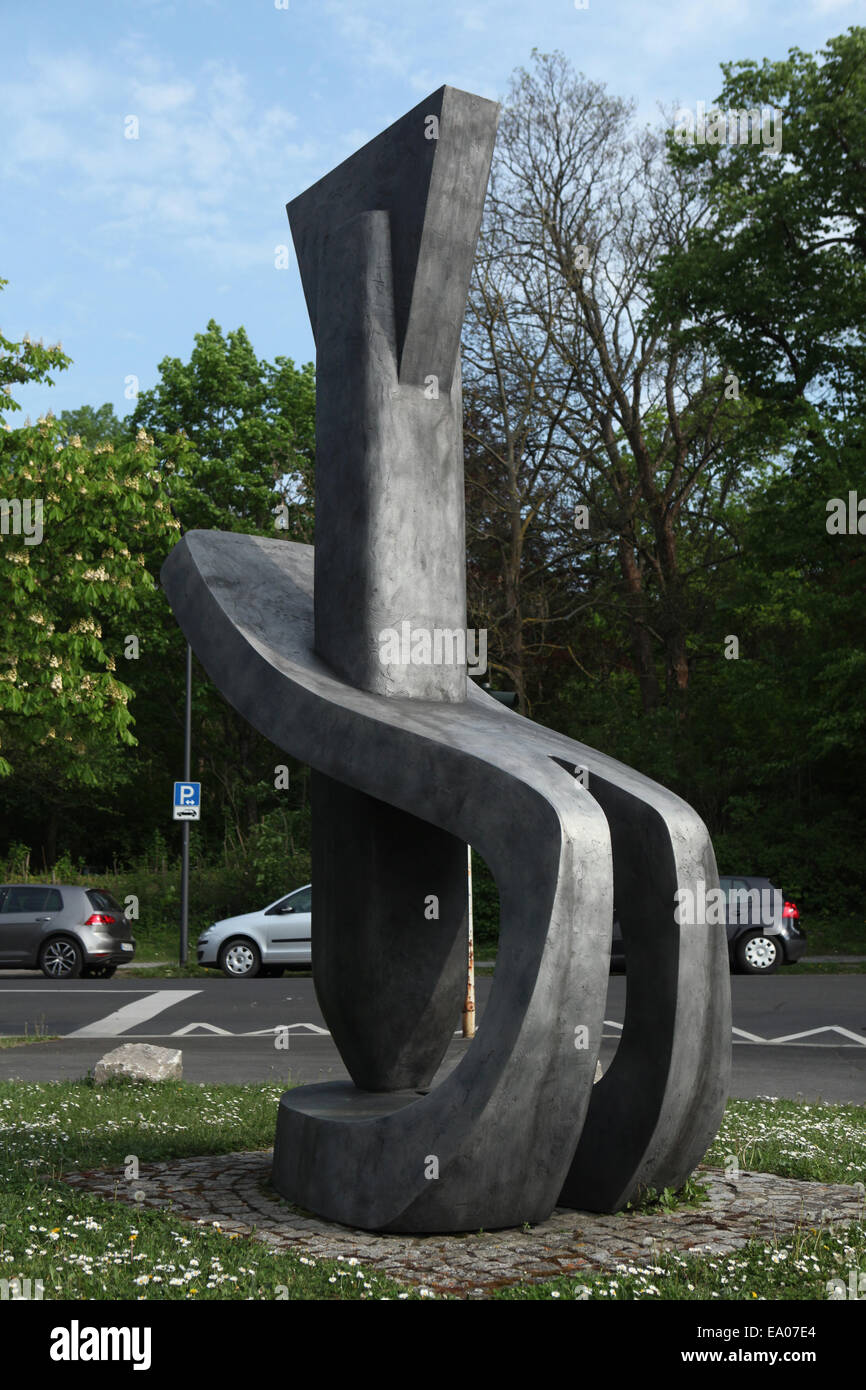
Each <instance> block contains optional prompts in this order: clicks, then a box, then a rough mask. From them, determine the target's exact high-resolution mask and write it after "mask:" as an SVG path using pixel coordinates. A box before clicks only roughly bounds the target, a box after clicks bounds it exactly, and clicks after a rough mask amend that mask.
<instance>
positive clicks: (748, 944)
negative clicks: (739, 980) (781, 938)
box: [736, 931, 782, 975]
mask: <svg viewBox="0 0 866 1390" xmlns="http://www.w3.org/2000/svg"><path fill="white" fill-rule="evenodd" d="M736 955H737V965H738V966H739V968H740V970H741V971H742V972H743V974H744V975H770V974H772V972H773V971H774V970H775V969H776V967H777V966H778V964H779V961H780V960H781V957H782V951H781V947H780V946H779V943H778V941H776V939H775V938H774V937H772V936H764V934H763V933H762V932H759V931H753V932H747V934H746V935H745V936H741V937H740V940H739V941H738V942H737V951H736Z"/></svg>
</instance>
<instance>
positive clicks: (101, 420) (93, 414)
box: [57, 401, 128, 449]
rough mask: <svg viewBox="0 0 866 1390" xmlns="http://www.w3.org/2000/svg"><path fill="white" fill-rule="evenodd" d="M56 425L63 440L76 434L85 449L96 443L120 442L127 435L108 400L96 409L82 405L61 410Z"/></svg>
mask: <svg viewBox="0 0 866 1390" xmlns="http://www.w3.org/2000/svg"><path fill="white" fill-rule="evenodd" d="M57 427H58V430H59V433H60V437H61V439H63V440H64V441H65V440H67V439H71V438H72V436H73V435H76V434H77V435H78V438H79V439H80V440H81V442H82V444H83V445H84V446H85V448H87V449H92V448H94V447H95V445H97V444H120V443H121V441H122V440H124V439H126V438H127V436H128V431H127V427H126V425H125V423H124V422H123V421H122V420H118V418H117V416H116V415H115V413H114V408H113V406H112V405H111V403H110V401H106V402H105V405H101V406H99V408H98V409H94V408H93V406H92V405H82V406H79V407H78V409H77V410H61V412H60V414H59V416H58V417H57Z"/></svg>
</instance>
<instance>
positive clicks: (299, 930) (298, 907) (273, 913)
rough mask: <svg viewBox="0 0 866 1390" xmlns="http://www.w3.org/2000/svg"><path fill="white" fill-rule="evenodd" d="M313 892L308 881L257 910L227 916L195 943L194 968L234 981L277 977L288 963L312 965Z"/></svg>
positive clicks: (208, 929) (203, 933)
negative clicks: (267, 976) (211, 970)
mask: <svg viewBox="0 0 866 1390" xmlns="http://www.w3.org/2000/svg"><path fill="white" fill-rule="evenodd" d="M312 903H313V891H312V888H311V886H310V884H309V883H308V884H307V885H306V887H304V888H296V889H295V891H294V893H289V895H288V897H285V898H277V901H276V902H275V903H271V904H270V906H268V907H263V908H262V909H261V910H260V911H259V912H244V913H242V914H241V916H240V917H226V918H225V919H224V920H223V921H221V922H214V924H213V926H212V927H208V928H207V929H206V931H203V932H202V934H201V936H200V937H199V939H198V943H197V945H196V960H197V962H198V964H199V965H202V966H205V967H211V968H213V969H218V970H222V972H223V974H224V975H228V976H229V977H230V978H231V979H233V980H243V979H249V978H250V977H251V976H253V975H282V973H283V970H284V969H285V967H286V966H287V965H294V966H309V965H310V964H311V962H312V955H311V950H312V926H311V924H312Z"/></svg>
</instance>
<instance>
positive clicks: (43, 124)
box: [0, 39, 323, 269]
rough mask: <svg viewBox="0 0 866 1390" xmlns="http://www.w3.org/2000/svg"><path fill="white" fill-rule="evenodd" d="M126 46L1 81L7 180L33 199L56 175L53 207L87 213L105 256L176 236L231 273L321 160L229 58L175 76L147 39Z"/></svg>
mask: <svg viewBox="0 0 866 1390" xmlns="http://www.w3.org/2000/svg"><path fill="white" fill-rule="evenodd" d="M119 47H120V48H122V49H123V54H124V58H123V61H122V62H118V60H117V53H116V51H114V52H110V53H107V54H106V56H105V58H104V60H102V61H100V62H98V63H97V62H96V61H94V60H93V59H92V58H90V57H87V56H81V55H77V56H76V55H71V56H70V57H69V58H66V57H63V58H59V57H53V56H51V55H48V56H39V57H38V58H34V59H33V60H32V62H31V63H30V64H29V66H27V67H26V68H25V69H24V71H23V72H21V73H20V75H19V76H17V77H16V79H15V80H14V81H11V82H6V83H3V84H2V85H0V128H2V129H3V131H4V139H3V141H2V143H0V180H2V181H3V182H4V183H6V184H8V185H15V186H17V187H18V188H21V189H26V188H28V187H31V186H33V185H34V184H35V183H36V182H37V178H38V177H45V174H46V172H48V173H49V174H50V176H51V177H52V179H54V180H55V182H54V187H55V196H56V201H57V204H58V206H60V205H62V203H63V201H64V199H66V200H67V201H68V202H69V203H72V202H74V204H75V212H76V215H77V216H79V215H80V213H81V209H82V208H84V209H86V214H85V215H86V216H89V217H90V218H91V219H92V220H91V226H90V228H89V232H90V233H91V234H92V236H93V237H96V238H100V237H101V238H103V239H104V240H105V241H109V240H110V242H111V245H110V247H109V248H106V253H107V254H108V255H111V254H114V253H115V252H116V250H117V242H118V240H120V241H122V242H123V245H124V250H123V252H122V253H121V254H122V255H130V254H133V253H134V248H136V247H139V248H140V247H141V245H142V244H144V243H148V244H158V243H160V242H164V241H165V240H166V239H168V238H170V239H171V241H172V242H173V244H174V245H175V246H177V245H178V244H179V245H181V246H182V247H183V248H185V249H186V251H187V252H188V253H190V254H193V255H195V256H201V255H203V254H211V255H212V256H213V258H214V261H215V262H218V263H219V264H221V265H225V266H230V267H232V268H233V269H234V268H236V267H237V266H242V267H246V266H249V265H250V264H252V263H254V262H255V261H256V260H257V259H258V260H260V258H261V255H262V254H263V253H262V250H261V247H260V246H259V249H257V251H256V252H255V254H253V252H252V251H251V249H250V246H249V244H248V243H246V242H245V241H244V237H245V235H246V234H247V233H249V232H250V231H251V229H252V228H253V227H254V226H256V225H258V227H259V228H260V227H261V226H262V214H263V212H264V215H265V218H267V216H268V211H267V210H268V208H270V209H272V212H273V217H274V219H275V220H276V221H279V220H280V219H281V218H282V217H284V215H285V214H284V212H283V204H284V202H285V201H286V199H287V198H288V197H289V196H290V193H291V189H292V187H293V186H302V187H305V186H306V185H307V184H308V183H309V182H310V181H311V175H312V174H313V173H314V170H315V165H316V163H317V162H321V160H322V157H323V156H322V152H321V151H320V149H319V145H318V142H317V141H316V140H315V139H304V140H300V141H299V140H298V139H297V138H296V135H295V131H296V127H297V125H298V120H297V117H296V115H295V114H294V113H293V112H292V111H290V110H289V109H288V108H287V107H285V106H283V105H281V104H280V103H271V104H270V105H269V106H267V107H266V108H265V109H264V110H262V109H261V106H260V105H259V104H258V98H257V97H256V95H255V94H251V93H250V90H249V84H248V82H247V79H246V77H245V76H244V74H243V73H241V72H240V71H239V70H238V69H237V67H236V66H235V65H234V64H233V63H231V62H227V61H212V60H211V61H206V62H204V63H202V65H201V66H200V68H199V69H198V70H197V71H196V72H194V73H191V74H189V75H187V76H185V77H183V78H179V77H178V76H177V74H176V73H174V72H172V71H171V64H169V63H162V62H160V61H158V60H157V59H156V58H154V57H152V56H151V55H150V54H149V53H148V52H147V51H146V50H145V49H144V48H143V47H142V45H141V42H140V41H138V40H136V39H131V40H130V39H127V40H124V41H123V42H122V43H121V44H120V45H119ZM128 115H136V116H138V118H139V126H138V138H137V139H126V138H124V129H125V126H124V122H125V118H126V117H127V116H128ZM55 171H56V172H55ZM22 196H26V193H25V194H23V195H22ZM265 251H266V252H267V247H266V248H265ZM269 254H270V256H271V257H272V256H273V251H272V250H271V251H270V252H269Z"/></svg>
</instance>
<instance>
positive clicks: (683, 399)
mask: <svg viewBox="0 0 866 1390" xmlns="http://www.w3.org/2000/svg"><path fill="white" fill-rule="evenodd" d="M535 60H536V61H535V71H534V72H532V73H530V72H527V71H525V70H522V69H521V70H519V71H518V73H517V74H516V76H515V78H514V81H513V83H512V88H511V92H510V95H509V100H508V103H507V104H506V107H505V109H504V112H503V116H502V121H501V124H500V133H499V141H498V144H497V153H496V155H495V157H494V166H493V171H492V175H491V182H490V190H489V195H488V203H487V210H486V214H485V221H484V224H483V227H482V235H481V243H480V251H479V257H478V267H477V273H476V278H475V282H474V286H473V293H472V296H471V298H470V306H469V313H468V317H467V325H468V333H467V339H468V341H467V345H466V349H465V360H466V364H467V370H466V379H467V398H468V399H469V401H470V402H471V405H472V408H473V410H474V411H475V413H476V415H477V417H478V418H479V419H482V420H484V421H485V429H484V430H483V431H474V430H473V429H472V428H471V426H470V430H469V438H470V441H472V443H473V444H474V445H475V446H476V448H477V449H481V450H483V451H486V454H487V458H488V465H489V466H490V467H493V468H494V469H495V470H496V472H497V476H498V480H499V482H498V484H492V483H491V480H490V478H489V476H488V477H487V478H485V479H483V480H480V481H479V483H478V484H477V486H483V488H484V491H485V495H486V497H487V500H488V503H489V511H490V514H491V515H494V514H496V513H498V515H499V518H500V524H499V534H500V546H501V551H502V554H503V559H504V569H503V579H504V588H503V600H502V602H503V608H504V612H505V614H507V615H509V621H510V627H511V631H510V633H509V640H508V646H507V651H508V652H509V653H510V657H509V658H508V659H506V666H507V667H508V669H509V672H510V674H511V676H512V679H513V680H514V681H515V684H516V686H517V688H518V689H520V688H521V686H520V682H521V679H522V676H521V672H520V669H519V668H520V663H521V650H522V649H521V646H520V643H519V642H518V637H517V630H519V629H520V628H521V626H524V627H525V626H526V625H527V624H537V623H538V622H539V617H541V620H542V622H543V623H544V625H546V626H547V627H549V626H550V625H551V622H552V621H553V620H555V621H557V622H560V623H562V622H564V621H565V618H566V616H567V615H568V614H569V613H571V614H574V613H576V612H578V611H580V609H581V608H589V607H590V606H592V603H593V602H595V603H597V604H599V605H600V606H606V607H608V608H610V607H612V606H615V608H616V610H617V612H618V615H619V621H620V626H624V628H625V631H626V634H627V642H628V645H629V648H630V652H631V658H632V663H633V669H634V671H635V674H636V677H637V681H638V686H639V690H640V696H641V703H642V708H643V710H644V711H645V712H649V711H651V710H653V709H654V708H655V707H656V706H657V705H658V704H659V702H660V700H662V699H664V698H669V699H671V700H673V701H675V702H677V703H678V706H679V707H680V710H681V712H684V711H685V697H686V693H687V690H688V684H689V677H690V664H691V659H692V652H691V648H690V644H691V642H692V638H693V632H692V623H693V619H694V608H693V606H692V604H691V600H690V597H689V592H688V589H689V579H690V577H691V575H692V574H693V573H694V572H695V571H696V570H697V571H698V572H700V571H701V570H702V569H707V570H712V569H714V568H715V567H716V566H717V565H718V564H719V563H722V562H724V559H725V555H724V554H723V553H722V551H723V550H724V547H723V546H722V547H720V544H719V541H720V537H721V536H723V535H724V527H723V526H722V524H721V522H720V520H719V518H718V517H717V516H713V517H709V518H706V521H705V523H704V524H700V525H697V524H695V523H694V513H695V509H697V510H698V511H699V512H700V513H702V512H703V509H704V508H706V507H707V506H709V505H710V504H711V503H712V504H713V505H715V503H716V502H718V500H719V499H723V498H726V497H727V496H728V495H729V494H730V492H731V488H732V486H733V484H734V481H735V479H736V478H737V476H738V473H741V472H742V469H743V453H744V450H745V449H746V443H745V441H746V437H747V434H748V431H749V429H750V423H749V422H750V410H749V408H748V407H747V406H744V403H743V402H742V401H741V400H740V399H738V398H736V397H735V396H734V394H733V393H732V391H731V390H730V389H729V388H730V383H729V382H728V380H727V374H726V373H725V371H724V368H723V364H722V363H721V362H720V361H718V360H717V359H716V358H715V357H714V356H713V355H712V354H711V353H709V352H707V351H705V350H703V349H702V348H701V347H700V346H699V345H698V346H691V347H684V346H682V345H681V344H680V343H679V342H678V341H677V338H676V327H677V325H676V324H675V323H669V322H668V321H666V320H664V319H662V318H661V317H659V316H656V317H655V318H653V317H651V316H650V315H649V314H648V313H647V296H648V282H649V278H650V275H651V273H652V270H653V268H654V266H655V263H656V261H657V259H658V257H659V256H660V255H662V254H663V253H664V252H665V251H667V250H669V249H670V248H671V247H674V246H677V245H680V244H682V243H684V241H685V238H686V235H687V232H688V228H689V226H690V225H691V221H692V219H693V218H694V216H695V215H696V208H695V205H694V199H693V196H692V194H691V192H690V191H689V190H688V188H687V187H686V183H687V181H686V179H685V177H684V176H683V175H681V173H680V172H679V171H678V170H676V169H675V168H671V167H670V166H669V165H668V164H667V161H666V159H665V145H664V140H663V138H662V136H661V135H660V134H659V133H656V132H653V131H651V130H643V131H641V130H635V129H634V127H633V124H632V108H631V106H630V105H629V103H627V102H625V101H622V100H619V99H617V98H614V97H612V96H610V95H609V94H608V93H607V92H606V91H605V90H604V88H603V87H601V86H600V85H599V84H597V83H593V82H589V81H588V80H587V79H585V78H583V77H581V76H578V75H576V74H574V72H573V71H572V69H571V68H570V65H569V64H568V62H567V60H566V59H565V58H564V57H563V56H562V55H561V54H553V55H543V54H538V53H536V54H535ZM749 462H750V463H751V464H755V463H756V462H757V461H756V460H755V459H754V451H753V450H752V451H751V452H750V456H749ZM578 506H583V507H585V508H586V510H587V512H588V516H589V526H588V528H586V529H584V530H583V532H582V533H577V534H576V532H575V526H574V518H575V509H576V507H578ZM684 530H685V531H686V532H687V533H689V534H690V536H691V540H690V549H689V563H688V566H687V567H685V568H684V565H683V555H682V550H681V535H682V533H683V531H684ZM533 531H534V532H535V533H536V534H535V550H536V554H535V558H534V560H533V562H532V564H531V565H530V566H529V573H530V574H531V575H532V576H533V580H534V582H535V585H536V587H538V584H539V576H543V577H544V583H545V585H546V588H547V590H548V591H551V590H552V588H553V586H554V585H555V584H556V583H557V579H558V578H564V577H567V579H568V582H569V583H570V585H571V596H570V602H564V601H563V585H562V584H559V585H558V587H559V589H560V591H561V592H560V596H559V598H558V599H557V601H556V604H555V606H551V607H548V609H547V611H546V613H545V612H544V608H543V604H542V606H541V612H539V604H538V603H535V604H534V611H531V612H525V611H524V610H523V607H522V604H521V597H520V595H521V592H522V591H523V590H524V589H525V583H526V577H525V571H524V569H523V554H524V551H525V548H526V546H527V544H529V543H530V538H531V533H532V532H533ZM541 537H543V544H542V545H540V546H539V544H538V542H539V540H540V539H541ZM701 537H703V538H704V540H705V545H704V549H703V553H698V550H697V546H698V542H699V540H700V538H701ZM730 550H731V547H730V546H729V547H728V554H730ZM600 556H601V557H603V559H604V569H605V571H606V574H607V576H608V581H607V583H606V584H605V586H604V588H603V590H602V592H601V593H599V592H598V578H599V557H600ZM611 561H612V562H613V566H614V567H615V569H616V570H617V571H618V577H617V579H616V582H615V583H611V582H610V576H611V575H612V570H611ZM547 640H550V639H547ZM562 641H563V638H562V637H560V643H562ZM659 658H660V659H661V661H660V664H661V667H662V670H663V672H664V675H665V690H664V694H663V693H662V690H661V688H660V685H659V675H658V670H657V663H658V662H659Z"/></svg>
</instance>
